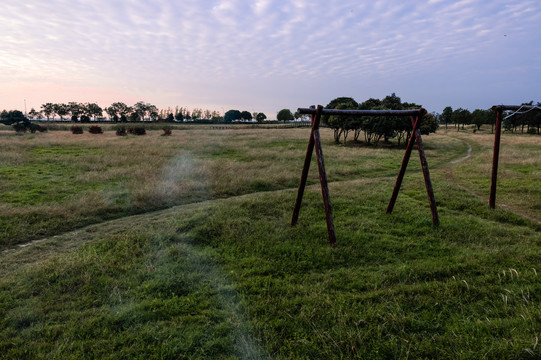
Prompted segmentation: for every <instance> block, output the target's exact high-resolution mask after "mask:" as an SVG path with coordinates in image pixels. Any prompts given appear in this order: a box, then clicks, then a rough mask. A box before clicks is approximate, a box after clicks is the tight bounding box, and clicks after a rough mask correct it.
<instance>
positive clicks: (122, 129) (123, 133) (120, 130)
mask: <svg viewBox="0 0 541 360" xmlns="http://www.w3.org/2000/svg"><path fill="white" fill-rule="evenodd" d="M116 135H117V136H126V135H128V133H127V132H126V128H125V127H122V126H121V127H119V128H117V129H116Z"/></svg>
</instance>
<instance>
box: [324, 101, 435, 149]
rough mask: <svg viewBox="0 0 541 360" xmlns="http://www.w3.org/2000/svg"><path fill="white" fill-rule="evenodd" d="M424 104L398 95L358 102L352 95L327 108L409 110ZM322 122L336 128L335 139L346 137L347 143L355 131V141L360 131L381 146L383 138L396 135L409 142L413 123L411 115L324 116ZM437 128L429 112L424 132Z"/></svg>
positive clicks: (422, 122) (421, 126) (399, 139)
mask: <svg viewBox="0 0 541 360" xmlns="http://www.w3.org/2000/svg"><path fill="white" fill-rule="evenodd" d="M420 107H421V106H420V105H417V104H415V103H407V102H402V101H401V100H400V98H399V97H398V96H396V94H394V93H393V94H391V95H388V96H386V97H385V98H384V99H382V100H379V99H374V98H371V99H368V100H366V101H364V102H362V103H358V102H356V101H355V100H354V99H353V98H350V97H339V98H336V99H334V100H332V101H331V102H330V103H329V104H327V106H326V107H325V108H327V109H342V110H356V109H358V110H410V109H419V108H420ZM321 120H322V122H323V123H324V124H326V125H328V126H329V127H330V128H332V129H333V130H334V140H335V141H336V142H337V143H340V139H342V138H343V142H344V144H345V143H346V141H347V138H348V135H349V134H351V133H353V140H354V141H360V140H359V139H360V137H361V134H364V141H365V142H366V143H367V144H374V145H378V144H379V142H380V141H381V140H382V139H383V140H384V142H389V141H390V139H393V138H396V139H397V140H398V144H399V145H400V143H401V142H403V141H405V142H407V141H408V140H409V138H410V136H411V131H412V130H413V126H412V123H411V118H410V117H408V116H392V117H383V116H347V115H331V116H329V115H324V116H322V119H321ZM437 128H438V124H437V121H436V118H435V117H434V115H432V114H427V115H425V116H424V117H423V118H422V119H421V125H420V130H421V133H422V134H425V135H428V134H429V133H433V132H435V131H436V129H437Z"/></svg>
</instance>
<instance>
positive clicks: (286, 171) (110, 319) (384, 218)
mask: <svg viewBox="0 0 541 360" xmlns="http://www.w3.org/2000/svg"><path fill="white" fill-rule="evenodd" d="M161 133H162V132H161V131H158V130H156V131H149V132H148V135H146V136H143V137H135V136H128V137H117V136H115V134H114V132H112V131H107V132H106V133H105V134H103V135H91V134H88V133H85V134H83V135H77V136H76V135H72V134H71V133H69V132H67V131H51V132H49V133H44V134H37V135H23V136H17V135H15V134H14V133H13V132H8V131H0V149H1V151H2V154H3V156H2V157H0V189H1V190H0V227H1V229H2V232H1V238H0V249H1V250H2V253H1V254H0V277H1V280H0V358H6V359H13V358H28V359H50V358H62V359H65V358H73V359H79V358H111V359H118V358H171V359H176V358H248V359H252V358H273V359H274V358H284V359H286V358H291V359H298V358H306V359H316V358H328V359H335V358H360V359H390V358H399V359H406V358H411V359H419V358H420V359H422V358H426V359H433V358H437V359H483V358H485V359H530V358H531V359H536V358H540V357H541V345H539V344H538V343H539V338H540V337H541V306H540V301H541V296H540V294H541V279H540V276H539V275H538V272H540V271H541V234H540V232H541V224H540V219H541V192H540V189H539V183H540V182H539V180H541V174H540V169H541V158H540V156H539V154H540V152H541V139H540V138H539V137H538V136H537V137H536V136H517V135H508V134H505V135H504V136H503V138H502V152H501V162H500V177H499V183H498V184H499V187H498V195H497V205H502V206H498V208H497V209H495V210H490V209H488V201H487V200H486V199H484V198H486V197H488V193H489V187H490V165H491V156H492V142H493V137H492V135H490V134H486V133H476V134H472V133H465V132H460V133H458V132H455V131H451V129H450V130H449V131H448V132H445V131H440V132H439V133H437V134H433V135H430V136H427V137H424V138H423V140H424V143H425V148H426V152H427V159H428V162H429V165H430V170H431V175H432V182H433V185H434V191H435V196H436V200H437V202H438V210H439V213H440V222H441V225H440V226H439V227H438V228H434V227H433V226H432V221H431V216H430V210H429V207H428V201H427V198H426V191H425V189H424V183H423V178H422V174H421V172H420V166H419V161H418V158H417V157H416V156H412V161H411V162H410V165H409V167H408V173H407V174H406V177H405V180H404V183H403V187H402V190H401V192H400V194H399V197H398V201H397V204H396V206H395V210H394V212H393V214H392V215H386V214H385V208H386V205H387V202H388V201H389V197H390V194H391V192H392V187H393V185H394V181H395V179H396V174H397V172H398V169H399V166H400V162H401V159H402V156H403V152H404V149H403V148H397V147H380V148H373V147H365V146H357V145H355V144H353V143H351V144H348V146H342V145H339V146H337V145H334V144H333V143H332V134H331V132H330V131H329V130H326V129H323V130H322V137H323V141H324V144H323V151H324V155H325V162H326V168H327V174H328V177H329V182H330V193H331V200H332V204H333V211H334V217H335V225H336V231H337V236H338V243H337V246H336V247H335V248H333V249H331V248H330V247H329V246H328V242H327V239H326V234H327V232H326V228H325V217H324V213H323V208H322V200H321V194H320V191H319V186H318V185H319V182H318V177H317V166H315V163H314V164H312V171H311V173H310V176H309V186H308V188H307V192H306V194H305V199H304V202H303V206H302V208H301V213H300V218H299V223H298V225H297V226H296V227H290V226H289V222H290V218H291V212H292V208H293V204H294V200H295V196H296V187H297V185H298V181H299V178H300V172H301V168H302V163H303V159H304V154H305V150H306V145H307V141H308V135H309V129H257V128H246V129H226V130H213V129H210V128H209V127H203V126H202V127H197V128H193V129H186V130H174V131H173V134H172V136H167V137H165V136H164V137H162V136H160V134H161ZM469 146H471V148H472V151H471V156H470V157H467V158H465V155H466V154H467V153H468V148H469ZM414 155H416V154H414ZM456 160H461V161H459V162H454V161H456ZM453 162H454V163H453ZM503 205H505V206H503Z"/></svg>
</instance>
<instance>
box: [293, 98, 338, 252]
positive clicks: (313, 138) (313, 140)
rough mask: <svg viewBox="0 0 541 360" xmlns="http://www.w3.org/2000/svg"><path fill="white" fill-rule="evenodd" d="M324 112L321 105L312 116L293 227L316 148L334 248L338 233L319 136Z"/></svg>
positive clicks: (326, 216)
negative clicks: (335, 226) (336, 231)
mask: <svg viewBox="0 0 541 360" xmlns="http://www.w3.org/2000/svg"><path fill="white" fill-rule="evenodd" d="M312 108H313V107H312ZM322 112H323V106H321V105H319V106H318V107H317V111H316V112H315V114H312V130H311V132H310V140H309V141H308V149H307V150H306V157H305V158H304V166H303V168H302V174H301V182H300V184H299V189H298V192H297V199H296V200H295V208H294V209H293V216H292V217H291V226H295V224H297V220H298V219H299V211H300V209H301V203H302V197H303V194H304V188H305V186H306V179H307V178H308V171H309V170H310V162H311V161H312V153H313V151H314V147H315V149H316V159H317V166H318V170H319V182H320V183H321V195H322V196H323V205H324V206H325V218H326V220H327V232H328V235H329V244H330V245H331V246H334V245H335V244H336V233H335V230H334V221H333V217H332V207H331V196H330V194H329V187H328V184H327V174H326V172H325V164H324V162H323V150H322V148H321V137H320V134H319V123H320V121H321V114H322Z"/></svg>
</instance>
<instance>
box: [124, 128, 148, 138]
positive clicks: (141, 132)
mask: <svg viewBox="0 0 541 360" xmlns="http://www.w3.org/2000/svg"><path fill="white" fill-rule="evenodd" d="M128 133H130V134H132V135H138V136H139V135H146V133H147V131H146V130H145V128H143V127H135V128H129V129H128Z"/></svg>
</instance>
